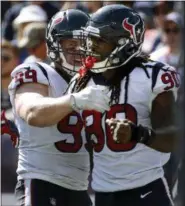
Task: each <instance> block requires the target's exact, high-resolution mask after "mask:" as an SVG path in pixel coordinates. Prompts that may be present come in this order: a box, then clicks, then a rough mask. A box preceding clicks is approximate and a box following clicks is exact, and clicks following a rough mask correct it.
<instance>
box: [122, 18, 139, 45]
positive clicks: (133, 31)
mask: <svg viewBox="0 0 185 206" xmlns="http://www.w3.org/2000/svg"><path fill="white" fill-rule="evenodd" d="M138 23H139V20H138V21H137V22H136V23H135V24H130V23H129V22H128V18H126V19H124V20H123V23H122V26H123V28H124V29H125V30H127V31H128V32H129V33H130V35H131V37H132V38H133V41H134V42H135V43H136V44H137V43H139V42H138V38H137V36H136V32H137V33H138V34H140V30H139V29H138V30H137V31H136V26H137V24H138Z"/></svg>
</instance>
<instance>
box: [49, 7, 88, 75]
mask: <svg viewBox="0 0 185 206" xmlns="http://www.w3.org/2000/svg"><path fill="white" fill-rule="evenodd" d="M88 19H89V16H88V15H87V14H86V13H84V12H82V11H80V10H77V9H68V10H65V11H59V12H58V13H56V14H55V15H54V16H53V17H52V19H51V20H50V22H49V24H48V27H47V29H46V45H47V54H48V56H49V58H50V59H51V60H52V62H54V63H56V64H57V65H59V66H60V67H61V69H62V70H65V71H67V72H68V73H70V74H71V72H77V71H78V69H79V67H80V66H79V65H78V66H77V65H76V64H75V62H77V61H78V63H79V62H81V53H82V52H81V50H80V49H78V48H77V49H74V48H73V49H64V48H63V47H62V46H63V45H62V43H61V42H65V41H64V40H71V39H73V40H74V39H76V40H80V39H81V38H82V37H83V35H82V29H81V28H82V27H84V26H85V25H86V23H87V21H88ZM79 47H80V44H79ZM67 55H68V56H69V55H70V58H74V60H73V61H72V62H73V63H69V62H68V61H67V58H66V56H67Z"/></svg>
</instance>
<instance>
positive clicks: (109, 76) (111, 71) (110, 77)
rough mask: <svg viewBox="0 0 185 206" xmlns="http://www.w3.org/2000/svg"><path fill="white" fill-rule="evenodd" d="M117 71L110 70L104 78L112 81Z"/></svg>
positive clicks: (104, 73) (104, 74) (105, 73)
mask: <svg viewBox="0 0 185 206" xmlns="http://www.w3.org/2000/svg"><path fill="white" fill-rule="evenodd" d="M115 73H116V71H115V70H114V69H110V70H107V71H106V72H103V73H102V76H103V77H104V78H105V79H106V80H110V79H112V78H113V77H114V75H115Z"/></svg>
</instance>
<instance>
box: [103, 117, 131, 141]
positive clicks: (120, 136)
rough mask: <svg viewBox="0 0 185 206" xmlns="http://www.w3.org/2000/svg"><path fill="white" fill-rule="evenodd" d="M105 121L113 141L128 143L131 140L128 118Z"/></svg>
mask: <svg viewBox="0 0 185 206" xmlns="http://www.w3.org/2000/svg"><path fill="white" fill-rule="evenodd" d="M106 123H107V124H108V125H109V127H110V130H111V134H112V135H113V139H114V141H116V142H117V143H123V144H124V143H128V142H130V140H131V135H132V131H131V126H130V124H131V123H132V122H131V121H130V120H127V119H124V120H118V119H113V118H111V119H107V120H106Z"/></svg>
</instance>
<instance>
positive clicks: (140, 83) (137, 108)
mask: <svg viewBox="0 0 185 206" xmlns="http://www.w3.org/2000/svg"><path fill="white" fill-rule="evenodd" d="M155 64H156V62H148V63H146V64H145V66H146V68H147V69H146V70H147V71H148V74H149V76H147V74H146V72H145V71H144V69H142V68H139V67H136V68H135V69H134V70H133V71H132V72H131V73H130V75H129V83H128V93H127V94H128V99H127V102H126V104H125V82H126V80H125V78H124V79H123V80H122V81H121V92H120V94H121V95H120V99H119V104H115V103H114V104H113V105H112V106H111V110H110V111H108V112H105V113H104V114H101V113H98V112H93V111H92V112H87V111H84V112H83V113H82V116H83V118H85V119H86V132H87V134H88V138H90V137H91V139H92V140H93V144H94V157H93V161H94V168H93V174H92V177H93V181H92V188H93V189H94V190H95V191H100V192H112V191H119V190H128V189H132V188H137V187H141V186H144V185H146V184H148V183H150V182H152V181H154V180H156V179H158V178H160V177H163V175H164V172H163V167H162V166H163V165H164V164H165V163H166V162H167V161H168V160H169V158H170V153H162V152H159V151H157V150H154V149H152V148H150V147H148V146H146V145H144V144H141V143H138V144H134V143H129V144H118V143H115V141H113V137H112V135H111V133H110V129H109V126H108V125H107V124H106V123H105V120H106V119H110V118H112V117H113V118H118V119H124V118H127V119H130V120H132V121H133V122H134V123H136V124H141V125H143V126H146V127H151V122H150V113H151V106H152V101H153V100H154V98H155V97H156V96H157V95H158V94H159V93H162V92H164V91H169V90H172V91H173V94H174V95H175V98H177V90H178V87H179V85H178V79H177V76H176V73H175V69H174V68H171V67H170V68H169V66H167V65H164V64H161V63H158V64H160V67H163V70H162V69H161V70H160V69H159V72H158V73H156V74H155V73H153V72H152V71H153V70H154V69H152V68H150V67H151V66H152V65H155ZM167 68H168V70H166V69H167ZM155 71H157V69H155ZM152 82H155V84H152ZM94 84H95V82H94V80H93V79H92V78H91V79H90V81H89V82H88V84H87V86H90V85H94ZM152 87H153V89H152ZM108 95H109V96H110V95H111V92H109V93H108ZM87 134H86V135H87Z"/></svg>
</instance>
